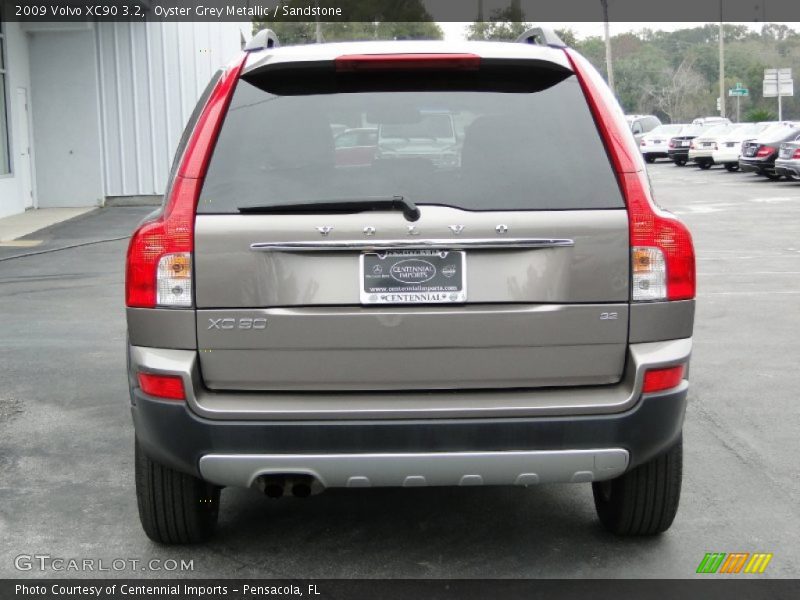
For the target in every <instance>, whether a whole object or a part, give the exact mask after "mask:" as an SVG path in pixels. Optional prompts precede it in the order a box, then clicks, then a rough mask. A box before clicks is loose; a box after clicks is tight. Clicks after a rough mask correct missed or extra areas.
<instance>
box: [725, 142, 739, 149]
mask: <svg viewBox="0 0 800 600" xmlns="http://www.w3.org/2000/svg"><path fill="white" fill-rule="evenodd" d="M725 145H726V146H727V147H728V148H733V147H734V146H735V145H736V142H728V143H727V144H725Z"/></svg>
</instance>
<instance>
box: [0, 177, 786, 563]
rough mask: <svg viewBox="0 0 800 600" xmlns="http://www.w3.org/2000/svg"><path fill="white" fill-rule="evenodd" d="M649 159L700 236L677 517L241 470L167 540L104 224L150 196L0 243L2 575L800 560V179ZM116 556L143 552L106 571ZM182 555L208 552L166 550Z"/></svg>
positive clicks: (131, 215) (660, 184) (566, 492)
mask: <svg viewBox="0 0 800 600" xmlns="http://www.w3.org/2000/svg"><path fill="white" fill-rule="evenodd" d="M649 171H650V175H651V180H652V183H653V186H654V189H655V193H656V196H657V199H658V200H659V201H660V203H661V204H662V205H664V206H665V207H666V208H668V209H670V210H673V211H674V212H676V213H678V214H680V215H681V216H682V217H683V218H684V219H685V220H686V222H687V223H688V225H689V226H690V228H691V230H692V232H693V234H694V238H695V244H696V248H697V254H698V277H699V285H698V298H697V315H696V325H695V337H694V341H695V350H694V356H693V359H692V367H691V389H690V393H689V408H688V412H687V418H686V425H685V430H684V453H685V459H684V460H685V467H684V468H685V473H684V482H683V484H684V487H683V495H682V499H681V508H680V510H679V512H678V516H677V518H676V521H675V523H674V525H673V527H672V528H671V529H670V530H669V531H668V532H667V533H666V534H664V535H661V536H659V537H655V538H648V539H619V538H615V537H614V536H612V535H610V534H608V533H606V532H605V531H604V530H603V529H602V528H601V527H600V525H599V524H598V522H597V519H596V517H595V512H594V507H593V504H592V498H591V488H590V486H589V485H588V484H581V485H551V486H541V487H535V488H528V489H523V488H455V489H437V488H430V489H372V490H329V491H326V492H325V493H323V494H321V495H318V496H314V497H311V498H307V499H294V498H289V499H281V500H277V501H276V500H269V499H266V498H264V497H262V496H261V495H259V494H258V493H256V492H254V491H249V490H225V491H224V492H223V495H222V512H221V519H220V526H219V530H218V534H217V536H216V538H215V539H214V540H213V541H212V542H210V543H207V544H205V545H201V546H191V547H173V548H169V547H161V546H158V545H156V544H154V543H152V542H150V541H149V540H148V539H147V538H146V537H145V535H144V534H143V533H142V531H141V528H140V526H139V521H138V516H137V509H136V499H135V494H134V485H133V427H132V425H131V420H130V414H129V409H128V403H129V400H128V392H127V389H126V376H125V354H124V347H125V316H124V310H123V302H124V300H123V280H124V274H123V263H124V254H125V248H126V241H125V240H124V239H122V240H120V239H116V241H103V240H113V239H115V238H120V237H124V236H125V235H127V234H128V233H129V232H130V231H131V230H132V229H133V228H134V227H135V225H136V223H137V222H138V221H139V220H140V219H141V218H142V217H143V216H144V215H145V214H146V213H147V212H148V211H149V210H150V209H148V208H134V207H131V208H108V209H101V210H97V211H95V212H92V213H90V214H88V215H84V216H82V217H79V218H77V219H74V220H72V221H69V222H67V223H63V224H61V225H57V226H54V227H51V228H50V229H48V230H45V231H43V232H37V233H36V234H34V235H33V236H32V237H34V238H35V239H38V240H44V242H43V244H41V245H39V246H36V247H34V248H0V315H2V326H0V577H42V576H45V577H55V576H68V577H91V576H102V577H109V576H112V577H113V576H120V577H159V576H165V575H169V576H181V577H206V578H210V577H218V576H219V577H264V578H267V577H269V578H295V577H314V578H338V577H465V578H471V577H567V578H576V577H600V578H614V577H668V578H685V577H693V576H695V569H696V568H697V565H698V564H699V562H700V561H701V559H702V558H703V556H704V554H705V553H706V552H771V553H773V555H774V556H773V559H772V562H771V563H770V564H769V567H768V568H767V571H766V572H765V574H764V575H763V576H768V577H798V576H800V566H798V565H800V544H798V543H797V540H800V478H799V477H798V456H800V436H799V435H798V433H800V397H799V396H798V387H799V385H798V384H799V383H800V380H799V379H798V375H797V373H798V366H797V365H798V360H799V359H800V236H798V234H799V233H800V185H799V184H792V183H788V182H770V181H767V180H766V179H762V178H759V177H757V176H754V175H749V174H747V175H746V174H741V173H728V172H726V171H724V170H722V169H720V168H714V169H711V170H709V171H700V170H699V169H696V168H693V167H684V168H679V167H675V166H673V165H672V164H670V163H666V162H658V163H656V164H654V165H650V166H649ZM68 246H69V247H68ZM11 257H16V258H11ZM9 258H10V260H6V259H9ZM175 434H176V435H180V432H176V433H175ZM34 555H48V556H50V557H51V559H54V558H63V559H72V558H75V559H79V560H81V561H82V560H83V559H90V560H94V561H95V562H94V563H93V565H94V568H95V571H72V570H70V571H53V570H52V569H46V570H44V571H42V570H40V568H39V566H40V564H41V563H42V562H44V563H45V564H49V561H50V559H44V560H42V559H32V560H28V559H26V558H25V557H27V556H34ZM19 556H22V557H23V558H22V559H21V560H20V559H18V558H17V557H19ZM99 559H102V560H103V565H104V566H105V567H106V568H110V566H111V565H112V561H113V560H114V559H122V560H123V561H126V567H125V568H124V569H123V570H121V571H114V570H111V571H104V572H99V571H97V570H96V569H97V568H99V567H100V563H99ZM152 559H158V560H161V561H162V563H159V564H160V565H162V567H161V569H162V570H155V569H156V567H157V566H158V565H156V564H155V563H154V564H153V565H146V563H147V561H150V560H152ZM181 559H183V560H184V561H191V564H192V569H191V570H185V571H167V570H165V569H168V568H171V567H172V566H173V564H172V563H169V562H164V561H169V560H176V561H178V562H179V561H180V560H181ZM132 560H137V561H140V562H139V563H137V566H136V567H130V566H129V565H130V564H131V563H130V561H132ZM15 562H16V563H17V566H22V567H25V566H26V565H29V564H30V565H31V569H30V570H18V568H17V566H15ZM116 564H117V565H120V564H121V563H116ZM143 564H144V565H145V566H143ZM149 567H152V568H149ZM706 577H708V576H706Z"/></svg>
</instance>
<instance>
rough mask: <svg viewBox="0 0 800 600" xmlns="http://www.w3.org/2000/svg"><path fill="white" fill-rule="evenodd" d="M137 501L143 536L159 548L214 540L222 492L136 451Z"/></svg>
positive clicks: (139, 447) (138, 446)
mask: <svg viewBox="0 0 800 600" xmlns="http://www.w3.org/2000/svg"><path fill="white" fill-rule="evenodd" d="M135 455H136V457H135V462H136V467H135V468H136V501H137V504H138V505H139V519H140V520H141V522H142V528H143V529H144V532H145V533H146V534H147V537H149V538H150V539H151V540H153V541H154V542H158V543H160V544H193V543H197V542H203V541H205V540H207V539H209V538H210V537H211V535H212V534H213V533H214V528H215V527H216V524H217V518H218V516H219V495H220V488H219V487H217V486H214V485H211V484H209V483H206V482H205V481H203V480H202V479H198V478H197V477H193V476H191V475H187V474H186V473H181V472H180V471H175V470H174V469H170V468H169V467H165V466H164V465H161V464H159V463H157V462H155V461H154V460H152V459H151V458H150V457H149V456H147V455H146V454H145V453H144V450H142V448H141V446H140V445H139V441H138V440H137V441H136V448H135Z"/></svg>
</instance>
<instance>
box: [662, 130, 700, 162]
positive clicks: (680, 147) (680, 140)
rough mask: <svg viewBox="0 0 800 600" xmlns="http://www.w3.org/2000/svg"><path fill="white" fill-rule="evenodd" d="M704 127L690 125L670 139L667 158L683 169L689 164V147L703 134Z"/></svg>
mask: <svg viewBox="0 0 800 600" xmlns="http://www.w3.org/2000/svg"><path fill="white" fill-rule="evenodd" d="M704 129H705V128H704V127H703V126H702V125H689V126H687V127H685V128H683V129H681V131H680V133H679V134H678V135H676V136H675V137H673V138H670V140H669V144H667V156H668V157H669V159H670V160H671V161H672V162H674V163H675V164H676V165H677V166H679V167H682V166H684V165H685V164H686V163H687V162H689V147H690V146H691V144H692V140H693V139H694V138H696V137H697V136H698V135H700V134H701V133H703V130H704Z"/></svg>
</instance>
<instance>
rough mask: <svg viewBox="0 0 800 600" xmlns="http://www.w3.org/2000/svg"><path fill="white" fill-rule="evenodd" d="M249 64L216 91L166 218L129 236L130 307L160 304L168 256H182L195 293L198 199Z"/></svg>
mask: <svg viewBox="0 0 800 600" xmlns="http://www.w3.org/2000/svg"><path fill="white" fill-rule="evenodd" d="M246 60H247V57H246V56H244V57H242V59H241V60H239V61H238V62H237V63H235V64H234V65H233V66H231V67H230V68H229V69H228V71H227V72H226V73H225V74H224V75H223V76H222V77H221V78H220V79H219V81H218V82H217V84H216V86H215V87H214V89H213V90H212V92H211V95H210V96H209V98H208V101H207V102H206V105H205V107H204V108H203V111H202V113H201V114H200V117H199V118H198V119H197V123H196V124H195V127H194V130H193V131H192V135H191V137H190V138H189V141H188V142H187V144H186V149H185V150H184V152H183V156H182V158H181V163H180V166H179V167H178V171H177V174H176V176H175V178H174V179H173V180H172V181H171V182H170V184H169V187H168V190H167V194H168V197H167V202H166V203H165V206H164V210H163V212H162V213H161V214H160V215H159V216H158V217H157V218H156V219H154V220H153V221H149V222H147V223H144V224H143V225H142V226H141V227H139V229H137V230H136V231H135V232H134V234H133V236H131V241H130V244H129V245H128V258H127V265H126V271H125V303H126V305H127V306H129V307H133V308H154V307H155V306H157V305H159V304H160V303H159V301H158V300H159V298H158V294H159V291H158V281H157V279H158V277H157V275H158V266H159V261H160V260H161V259H162V258H163V257H164V256H165V255H168V254H175V255H178V258H180V259H181V260H182V261H183V263H182V264H183V267H184V269H185V271H186V273H183V275H188V276H187V277H185V280H186V285H187V286H189V291H190V290H191V277H190V276H191V255H190V253H191V252H192V250H193V248H194V212H195V207H196V206H197V197H198V195H199V193H200V188H201V187H202V183H203V177H204V176H205V172H206V167H207V166H208V161H209V159H210V158H211V152H212V150H213V148H214V144H215V143H216V140H217V135H218V134H219V129H220V127H221V125H222V120H223V118H224V116H225V111H226V110H227V108H228V104H229V103H230V100H231V96H233V91H234V89H235V88H236V82H237V81H238V79H239V74H240V72H241V70H242V67H243V66H244V63H245V61H246ZM165 260H169V258H168V259H165ZM175 264H176V265H177V264H178V261H175ZM182 291H183V293H182V294H176V297H179V298H183V297H186V296H187V294H186V289H183V290H182ZM188 297H191V296H190V294H188ZM190 304H191V302H190V301H189V304H188V305H190ZM165 305H172V306H187V304H186V302H185V301H183V300H181V301H179V302H175V303H171V302H167V303H166V304H165Z"/></svg>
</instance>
